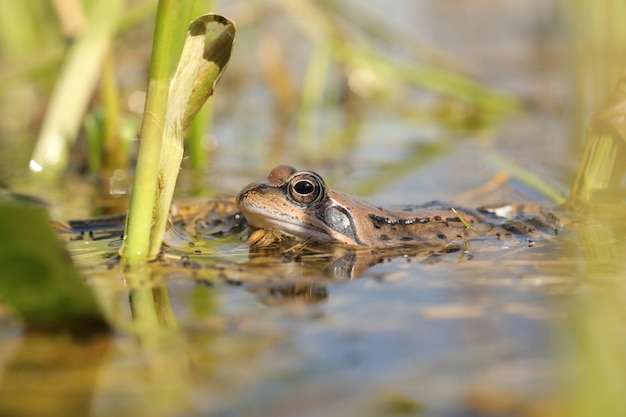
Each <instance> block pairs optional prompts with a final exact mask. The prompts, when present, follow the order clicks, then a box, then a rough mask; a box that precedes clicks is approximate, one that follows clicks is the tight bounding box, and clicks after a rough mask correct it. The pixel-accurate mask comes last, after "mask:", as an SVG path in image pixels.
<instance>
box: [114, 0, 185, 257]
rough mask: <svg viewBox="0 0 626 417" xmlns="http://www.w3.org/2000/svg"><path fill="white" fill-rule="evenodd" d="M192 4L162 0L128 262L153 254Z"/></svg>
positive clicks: (126, 242) (131, 217)
mask: <svg viewBox="0 0 626 417" xmlns="http://www.w3.org/2000/svg"><path fill="white" fill-rule="evenodd" d="M191 6H192V2H191V1H188V0H187V1H176V0H160V1H159V7H158V10H157V20H156V27H155V31H154V46H153V49H152V65H151V67H150V81H149V84H148V94H147V98H146V108H145V112H144V118H143V124H142V128H141V133H140V145H139V146H140V148H139V156H138V159H137V170H136V174H135V180H134V184H133V192H132V195H131V199H130V207H129V213H128V220H127V224H126V234H125V240H124V246H123V247H122V256H123V257H124V259H125V262H126V263H127V264H138V263H142V262H145V261H146V260H147V259H148V256H149V254H148V250H149V247H150V237H151V230H152V222H153V218H152V215H151V214H152V213H153V212H154V210H155V208H156V202H157V200H158V197H159V194H160V192H161V190H160V184H159V182H160V181H161V180H162V179H161V178H160V177H159V164H160V156H161V148H162V140H163V139H162V135H163V129H164V121H165V114H166V109H167V100H168V96H169V86H170V79H171V77H172V76H173V74H174V71H175V69H176V64H177V62H178V58H179V56H180V53H181V50H182V46H183V41H184V36H185V34H186V30H185V29H186V28H187V24H188V22H189V17H190V16H189V15H190V12H191ZM147 214H150V215H147Z"/></svg>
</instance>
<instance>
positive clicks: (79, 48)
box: [30, 0, 124, 180]
mask: <svg viewBox="0 0 626 417" xmlns="http://www.w3.org/2000/svg"><path fill="white" fill-rule="evenodd" d="M123 4H124V0H99V1H97V2H96V3H95V4H94V5H93V7H92V10H91V13H90V17H89V25H88V27H87V29H86V30H85V32H84V33H83V34H82V35H81V37H80V39H79V40H78V41H77V42H76V44H75V45H74V46H73V47H72V49H71V51H70V53H69V56H68V58H67V61H66V64H65V66H64V68H63V69H62V71H61V74H60V76H59V81H58V82H57V85H56V87H55V90H54V93H53V95H52V98H51V100H50V104H49V106H48V110H47V112H46V116H45V118H44V121H43V124H42V127H41V131H40V133H39V137H38V139H37V144H36V146H35V149H34V151H33V155H32V158H31V162H30V168H31V171H32V172H34V173H39V174H40V175H39V176H38V178H40V179H46V180H50V179H56V178H58V176H59V175H60V174H61V173H62V172H63V170H64V169H65V167H66V164H67V154H68V147H69V145H71V144H72V143H73V142H74V141H75V140H76V136H77V133H78V129H79V127H80V124H81V122H82V118H83V115H84V113H85V109H86V108H87V104H88V102H89V99H90V97H91V95H92V93H93V90H94V87H95V86H96V83H97V80H98V76H99V74H100V71H99V69H100V67H101V65H102V62H103V60H104V56H105V55H106V52H107V50H108V48H109V45H110V42H111V39H112V36H113V32H114V30H115V24H116V22H117V19H118V16H119V15H120V13H121V10H122V6H123Z"/></svg>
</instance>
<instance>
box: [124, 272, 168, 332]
mask: <svg viewBox="0 0 626 417" xmlns="http://www.w3.org/2000/svg"><path fill="white" fill-rule="evenodd" d="M126 281H127V283H128V284H129V285H130V287H131V288H132V290H131V291H130V294H129V298H130V309H131V311H132V314H133V327H134V328H136V329H137V330H138V331H139V332H141V333H143V332H157V331H160V330H172V329H176V328H178V323H177V321H176V317H175V315H174V310H173V309H172V305H171V303H170V296H169V291H168V289H167V287H165V286H155V287H152V286H146V285H145V283H149V282H151V281H152V277H151V276H150V273H149V271H148V270H146V269H140V270H136V271H132V272H129V273H128V274H127V276H126Z"/></svg>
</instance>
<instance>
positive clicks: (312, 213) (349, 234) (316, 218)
mask: <svg viewBox="0 0 626 417" xmlns="http://www.w3.org/2000/svg"><path fill="white" fill-rule="evenodd" d="M237 207H238V208H239V210H241V212H242V213H243V215H244V216H245V217H246V219H247V221H248V224H249V225H250V226H251V227H253V228H256V229H269V230H279V231H281V232H283V233H285V234H288V235H292V236H295V237H296V238H297V239H299V240H306V241H309V242H319V243H343V244H347V245H355V246H377V247H384V246H387V247H388V246H398V245H406V244H411V243H412V242H415V243H444V242H452V241H455V240H457V241H458V240H462V239H469V238H472V237H475V236H485V235H489V236H494V237H497V238H505V237H509V236H512V235H513V234H533V233H537V228H539V229H541V230H542V232H545V231H548V232H551V233H556V232H557V231H558V228H557V224H558V219H557V218H556V217H555V216H554V215H552V214H551V213H541V215H540V216H539V215H537V216H533V217H532V218H529V217H528V216H526V215H525V213H524V210H523V207H521V209H520V207H518V208H513V206H510V205H507V206H504V207H498V208H479V209H476V210H471V209H464V208H454V207H453V206H450V205H446V204H442V203H428V204H425V205H419V206H402V207H400V208H397V209H394V208H383V207H376V206H373V205H370V204H368V203H365V202H363V201H361V200H359V199H357V198H354V197H352V196H350V195H347V194H343V193H340V192H336V191H332V190H329V189H328V188H327V187H326V185H325V184H324V180H323V179H322V177H320V176H319V175H318V174H316V173H315V172H311V171H298V170H296V169H295V168H293V167H290V166H285V165H281V166H278V167H276V168H274V169H273V170H272V171H271V172H270V174H269V176H268V177H267V179H265V180H264V181H261V182H255V183H252V184H250V185H248V186H247V187H245V188H244V189H243V190H242V191H241V193H240V194H239V196H238V197H237Z"/></svg>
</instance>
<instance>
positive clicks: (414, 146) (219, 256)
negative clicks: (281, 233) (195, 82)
mask: <svg viewBox="0 0 626 417" xmlns="http://www.w3.org/2000/svg"><path fill="white" fill-rule="evenodd" d="M234 3H237V2H234ZM331 3H334V2H331ZM399 3H401V5H397V6H393V7H389V6H388V4H387V2H380V1H377V2H371V3H370V2H367V6H363V7H364V8H365V9H369V10H370V11H373V12H380V10H385V16H383V18H384V19H389V21H393V22H394V24H393V25H392V26H393V29H394V30H397V31H399V32H400V33H402V34H404V36H408V37H409V39H413V40H414V42H415V45H413V44H409V45H408V46H406V50H401V51H399V52H398V51H394V54H397V55H399V56H400V57H401V58H407V55H408V56H409V57H410V52H407V50H409V51H410V50H411V48H417V49H419V48H420V45H419V42H425V43H426V44H428V45H432V48H433V49H432V50H431V51H430V53H431V55H427V56H430V59H432V62H438V63H441V62H445V63H447V64H448V65H449V67H450V68H461V69H462V71H463V73H468V74H472V76H474V77H476V78H478V79H480V80H481V81H482V82H484V83H485V84H486V85H490V86H493V87H497V88H498V89H500V90H501V91H504V92H506V93H507V94H510V95H511V96H514V97H518V98H521V101H522V102H523V103H524V104H525V105H524V106H522V108H521V109H517V110H516V111H511V112H510V113H507V116H506V117H500V118H498V117H495V119H497V120H496V121H495V122H493V123H491V122H476V123H477V125H478V126H474V125H472V123H473V122H472V120H473V119H472V117H471V115H468V114H467V113H466V110H467V109H464V108H461V109H458V108H455V105H454V103H453V102H454V100H451V103H448V102H446V101H445V100H443V102H438V101H437V100H434V99H433V97H432V95H431V94H424V92H423V91H422V90H420V89H419V88H411V89H407V91H403V90H402V89H400V88H398V87H397V86H396V87H395V88H391V89H390V90H389V91H387V92H384V93H381V95H380V96H378V97H376V98H375V99H373V100H369V101H368V100H365V101H364V102H361V103H360V104H359V110H358V122H357V125H358V128H357V129H356V132H357V133H356V135H355V136H356V138H357V139H354V138H351V139H354V140H353V141H350V140H344V139H345V138H344V139H341V137H342V136H341V135H339V134H338V133H337V131H338V130H341V128H342V127H346V126H348V125H349V123H347V122H346V123H345V125H344V124H342V123H343V122H345V120H344V118H347V117H348V115H347V112H342V111H339V110H338V109H337V107H333V105H328V104H327V107H323V106H322V108H320V109H318V110H317V112H316V113H315V114H314V115H313V119H314V120H315V123H316V124H315V126H316V128H315V129H313V130H314V132H313V139H317V140H312V141H305V143H304V145H303V142H299V141H298V140H299V138H300V140H301V136H304V137H307V134H310V133H311V132H308V133H307V132H306V131H305V130H298V127H297V126H296V125H297V119H298V117H300V116H302V115H301V114H300V115H298V114H295V112H292V114H291V115H290V117H288V118H287V119H286V121H284V120H283V119H280V117H278V116H275V114H274V113H275V111H276V108H274V106H276V107H280V103H278V104H277V103H275V102H274V101H272V100H273V99H272V98H268V97H272V93H273V92H272V90H271V88H270V87H268V86H267V84H268V83H269V82H263V80H259V79H258V78H262V76H261V75H259V74H258V73H254V74H252V75H250V72H249V69H250V68H252V67H254V65H255V62H257V61H258V60H259V56H260V53H259V52H258V50H257V48H259V43H258V42H256V41H254V42H253V41H252V40H254V39H256V38H257V37H263V39H264V41H265V43H264V44H263V45H264V47H268V45H271V43H272V42H276V41H277V40H276V39H284V38H287V39H290V40H291V42H287V43H286V44H285V50H284V51H283V53H285V54H286V55H287V57H288V58H291V57H292V56H291V55H290V54H293V56H295V58H293V60H292V59H286V61H285V62H288V63H289V65H292V68H291V70H292V71H293V74H296V75H297V77H296V78H298V83H299V82H300V81H301V80H300V78H304V76H303V75H302V74H303V73H304V72H305V69H306V68H305V67H306V62H307V60H308V59H307V58H306V56H303V52H302V51H301V50H299V45H300V42H301V41H302V39H301V38H305V36H304V35H302V34H301V33H299V32H298V31H297V30H296V29H294V27H292V26H290V25H287V24H286V23H285V20H287V21H289V19H284V18H283V19H280V18H275V20H272V21H271V22H270V23H268V24H267V25H265V26H263V25H260V24H259V23H258V22H256V21H255V18H254V17H253V16H251V15H249V14H246V12H245V10H243V9H245V8H243V7H242V6H241V5H237V4H235V5H230V6H226V5H224V10H219V12H220V13H223V14H225V15H228V16H230V17H232V18H233V19H234V20H235V21H240V22H242V23H241V25H240V27H239V28H238V29H239V33H238V35H237V36H238V37H239V39H238V44H237V47H236V50H235V53H234V54H233V58H232V61H231V62H230V64H229V70H228V72H227V75H225V77H224V80H223V81H222V83H223V84H221V85H220V87H219V88H218V94H217V95H216V97H215V98H216V118H217V119H216V122H215V132H214V134H215V138H214V139H215V143H214V144H213V145H212V146H214V148H213V149H212V150H211V159H212V160H211V163H212V165H211V168H210V170H208V171H207V172H205V173H203V174H201V175H198V174H197V173H192V172H191V170H190V167H189V163H188V162H187V161H186V162H185V163H184V164H183V170H182V172H181V177H180V181H179V187H178V191H177V197H176V199H177V204H178V205H179V206H180V205H185V204H187V203H188V202H189V201H193V205H194V207H203V206H202V204H203V203H202V202H205V201H208V197H206V196H210V197H212V198H214V197H215V196H227V197H232V196H234V195H236V193H237V192H238V191H239V190H240V189H241V188H242V187H243V186H244V185H246V184H247V183H248V182H250V181H253V180H260V179H261V178H264V177H265V176H266V175H267V172H268V171H269V169H270V168H271V167H273V166H274V165H275V164H278V163H289V164H291V165H295V166H297V167H298V168H305V167H306V168H312V169H315V170H316V171H317V172H319V173H320V174H322V175H323V176H324V178H325V179H326V180H327V183H328V184H329V186H330V187H331V188H333V189H336V190H341V191H344V192H348V193H354V194H357V195H359V196H362V197H363V198H364V199H366V200H368V201H370V202H372V203H375V204H381V205H394V204H395V205H397V204H416V203H424V202H427V201H431V200H443V201H449V202H453V203H455V204H458V205H459V206H466V207H477V206H480V205H484V204H491V203H500V202H505V201H506V202H524V203H527V202H532V203H540V204H543V205H545V206H547V207H553V206H555V205H556V203H555V202H554V201H553V200H552V199H551V198H550V196H548V195H546V193H544V192H541V187H537V186H536V184H535V183H533V179H534V178H539V182H540V183H541V184H543V185H547V188H549V189H550V190H553V191H554V193H556V194H557V195H560V196H566V195H567V193H568V192H569V187H570V183H571V180H572V177H573V173H574V172H575V170H576V167H577V165H578V157H577V151H576V150H577V149H578V147H579V146H580V144H579V143H577V142H576V140H577V137H579V136H580V132H578V133H577V132H575V131H573V130H572V127H573V126H575V124H574V123H572V122H571V119H569V118H568V117H569V116H568V115H569V113H568V111H569V110H570V109H568V107H567V106H566V104H565V103H568V101H571V100H572V97H573V87H572V83H571V80H570V78H568V77H569V76H571V74H570V73H568V72H567V70H566V65H565V62H566V56H567V53H568V51H567V49H566V45H564V41H563V39H562V38H561V36H562V35H561V32H559V31H558V30H557V29H558V24H557V23H558V22H559V19H560V17H559V16H560V15H559V13H558V9H557V7H556V4H557V2H545V1H542V0H533V1H527V2H523V4H522V3H521V2H514V1H506V2H503V1H501V2H491V1H486V0H483V1H479V2H473V4H474V3H478V4H475V5H473V6H472V7H469V6H466V5H459V4H456V3H458V2H436V3H435V2H428V1H419V2H399ZM329 4H330V3H329ZM277 7H278V6H277ZM284 7H285V8H286V9H289V8H288V6H284ZM335 7H337V6H335ZM255 10H256V9H255ZM257 11H258V10H257ZM267 13H271V9H269V11H267ZM286 14H287V15H288V16H291V18H293V15H289V13H286ZM296 15H297V13H296ZM238 19H239V20H238ZM384 19H383V20H384ZM302 20H304V21H306V19H302ZM296 22H298V20H297V19H296ZM300 23H301V22H300ZM283 26H285V27H283ZM295 26H296V27H297V24H296V25H295ZM282 30H284V31H282ZM276 33H280V35H276ZM396 35H397V33H396ZM276 36H279V37H278V38H276ZM292 36H293V37H292ZM127 41H128V40H127ZM418 41H419V42H418ZM305 43H306V45H307V47H310V44H311V42H310V40H306V42H305ZM383 49H384V45H383ZM283 59H284V57H283ZM408 59H410V58H408ZM131 61H132V60H131ZM130 67H131V68H133V69H131V70H129V71H130V72H131V73H133V74H134V72H133V71H137V72H139V71H143V70H145V69H144V68H140V69H137V68H134V66H132V65H131V66H130ZM246 71H248V72H246ZM332 71H337V69H336V68H334V69H332V70H331V71H330V72H332ZM265 76H266V77H268V78H269V76H268V75H267V74H265ZM255 77H256V78H255ZM129 78H131V79H132V78H133V77H132V76H131V77H129ZM298 83H296V84H297V85H300V84H298ZM222 87H224V88H223V89H222ZM332 87H336V86H335V85H332V86H331V87H329V89H332ZM268 102H270V103H272V105H268ZM461 107H462V106H461ZM469 113H471V111H470V112H469ZM442 115H443V116H442ZM455 115H456V116H458V117H460V118H461V119H462V122H458V120H457V121H456V122H455V120H451V119H454V117H455ZM281 120H282V121H284V123H286V125H287V126H288V127H287V128H286V130H287V131H288V132H290V133H287V134H284V132H283V136H284V137H282V138H281V131H282V130H281V129H282V128H284V126H280V123H281ZM468 120H469V121H468ZM338 121H339V125H340V126H341V127H337V126H335V124H336V123H338ZM459 125H462V126H461V127H459ZM468 126H470V127H468ZM294 132H295V133H294ZM303 132H304V133H303ZM346 136H349V135H348V134H346ZM337 138H340V139H337ZM309 139H310V138H309ZM348 139H350V138H348ZM20 152H21V151H20ZM20 152H18V155H21V153H20ZM5 159H8V158H7V157H6V155H5V156H3V157H2V160H3V161H2V164H6V161H5ZM17 159H18V160H19V159H20V158H19V157H18V158H17ZM2 168H3V171H7V172H8V171H10V170H9V169H8V168H6V167H5V166H4V165H2ZM15 172H19V171H12V173H11V175H9V176H8V177H9V179H10V181H14V178H13V177H12V175H15ZM504 172H506V174H503V173H504ZM520 172H521V174H520ZM16 184H19V182H17V181H16ZM68 184H69V185H67V186H66V187H65V188H64V187H59V188H57V189H54V190H50V189H45V188H44V187H41V188H39V189H38V188H36V187H35V188H33V186H28V187H26V186H24V189H25V190H26V191H29V192H34V193H35V194H37V195H40V196H42V197H44V198H46V199H48V200H49V201H51V205H50V211H51V213H52V217H53V218H54V219H55V220H67V219H69V218H77V217H83V218H86V217H91V216H93V215H94V214H95V213H100V212H102V211H109V212H111V211H113V212H118V213H119V212H122V211H123V210H124V207H125V200H124V197H122V198H121V199H118V200H117V201H118V203H119V204H118V205H117V206H116V208H114V209H113V210H111V209H110V207H111V206H109V208H108V209H107V210H103V209H102V201H101V200H98V199H95V198H94V195H96V194H97V192H96V191H94V190H93V187H92V186H91V185H89V184H88V185H85V181H83V180H78V181H76V182H69V183H68ZM33 190H34V191H33ZM553 195H554V194H553ZM192 196H200V197H192ZM205 197H206V198H205ZM205 204H208V203H205ZM199 210H201V208H200V209H199ZM607 216H608V214H606V213H603V214H598V216H597V217H593V216H589V218H588V219H585V221H583V220H581V219H580V218H578V217H576V215H574V216H573V218H572V223H570V224H568V225H566V226H565V227H564V229H563V230H562V232H561V233H560V234H559V235H558V236H554V237H545V238H541V239H537V240H536V241H534V242H533V244H529V242H528V241H527V240H525V239H523V238H522V239H502V240H496V239H485V240H476V241H472V242H470V246H469V247H468V248H467V250H466V251H456V252H452V253H438V254H436V256H433V255H432V254H429V253H425V252H420V251H413V252H409V253H389V254H385V256H378V257H376V258H375V259H374V260H372V258H371V253H370V252H369V250H368V251H350V250H346V249H345V248H343V249H330V248H324V249H319V252H305V253H304V254H301V256H293V255H292V254H290V253H289V252H287V253H285V252H281V251H274V252H272V251H268V252H263V251H261V252H259V251H257V250H256V249H254V248H252V247H251V246H250V244H249V243H248V242H247V241H246V240H245V235H243V236H242V235H240V234H239V233H235V234H233V235H232V236H229V237H226V238H220V239H199V238H198V237H197V236H192V235H191V234H186V232H182V233H181V234H180V235H178V236H173V235H170V236H169V238H170V239H171V241H172V242H174V243H173V244H172V245H171V246H170V247H168V248H166V250H165V252H164V257H163V259H162V260H161V261H159V262H156V263H151V264H149V265H146V266H145V267H143V268H139V269H138V270H132V271H128V270H126V269H124V268H123V267H121V266H120V265H119V264H118V263H117V262H116V258H115V255H116V253H117V250H118V248H119V243H120V242H119V235H120V234H121V231H122V230H123V220H119V219H113V220H112V222H111V223H110V224H109V225H107V226H106V227H98V228H96V229H95V230H93V231H92V232H91V233H90V231H89V230H86V231H85V232H83V233H82V234H80V233H79V232H78V231H77V230H63V231H59V236H60V237H61V239H62V240H63V241H64V242H65V243H66V246H67V248H68V251H69V253H70V255H71V256H72V258H73V259H74V261H75V263H76V264H77V265H78V267H79V268H80V270H81V272H82V274H83V276H84V277H85V280H86V282H87V283H88V285H89V287H90V288H91V289H92V290H93V291H94V293H95V294H96V295H97V298H98V300H99V302H100V303H101V305H102V308H103V310H104V312H105V314H106V316H107V317H108V318H109V320H110V321H111V322H112V323H113V325H114V327H115V329H116V332H115V335H114V336H113V337H111V338H107V337H102V338H96V339H95V340H92V341H89V342H86V341H74V340H71V339H69V338H67V337H64V336H55V337H46V336H43V335H36V334H34V335H22V334H21V333H20V331H19V325H18V324H17V322H16V321H15V319H14V318H12V317H11V316H10V315H8V314H7V313H6V312H4V314H2V316H1V320H2V322H1V323H2V324H1V326H2V329H1V331H0V351H1V352H2V355H0V357H1V358H2V359H0V361H1V363H2V368H3V372H2V376H1V378H2V384H1V385H2V389H0V409H2V410H7V414H6V415H46V416H62V415H63V416H65V415H92V416H102V417H104V416H113V415H115V416H131V415H132V416H136V415H146V416H200V415H212V416H240V415H255V416H292V415H298V416H335V415H337V416H338V415H362V416H393V415H420V416H459V417H461V416H468V417H469V416H472V417H473V416H494V415H495V416H533V417H535V416H541V417H544V416H546V417H548V416H565V415H572V414H569V413H568V406H570V405H571V404H570V403H571V402H572V401H571V400H570V399H571V397H572V396H573V395H572V392H574V393H575V392H578V391H576V390H577V389H579V390H581V391H583V390H584V388H581V387H577V386H574V387H573V388H572V387H570V385H572V384H568V383H563V380H564V379H568V378H567V376H570V375H572V374H575V375H578V376H579V378H580V379H581V380H584V382H587V383H590V384H592V383H593V381H594V379H593V378H594V373H593V371H589V370H588V369H587V368H584V366H583V369H582V370H573V368H571V367H570V365H571V364H570V362H569V359H567V358H569V356H568V355H576V354H581V356H580V357H581V361H582V362H583V364H584V363H586V362H587V361H593V359H594V358H595V356H593V354H591V355H590V356H589V357H588V358H587V357H585V356H584V355H585V353H588V351H587V350H585V348H584V347H582V348H581V347H580V346H578V344H577V343H580V344H582V345H584V341H585V340H587V338H594V337H595V336H596V335H597V334H596V333H594V331H593V330H590V328H591V327H593V326H588V325H587V324H586V322H581V321H576V320H573V322H574V324H572V317H574V318H576V316H577V308H580V310H578V311H579V312H581V311H582V312H589V313H590V314H589V317H594V318H595V320H597V321H598V322H601V321H604V320H605V318H606V315H604V314H605V312H604V311H603V310H602V309H601V308H598V306H597V305H595V304H593V303H589V302H588V301H589V299H592V298H593V297H592V295H594V294H595V291H603V292H602V297H603V298H602V300H605V301H606V307H607V309H608V308H609V307H610V306H613V305H619V304H620V303H619V300H615V299H613V298H612V297H611V293H618V292H621V291H622V288H621V286H622V282H621V280H620V279H619V277H620V274H621V273H622V272H623V271H624V265H623V259H620V255H619V254H620V253H623V249H624V244H625V243H626V240H625V239H624V238H623V236H624V234H623V231H624V230H625V229H624V224H623V223H624V222H623V216H620V215H619V214H618V215H617V216H613V217H611V221H608V220H607V219H608V218H609V217H607ZM590 236H595V238H592V239H591V240H594V239H595V240H598V239H600V240H601V241H603V242H606V245H607V246H606V247H607V248H609V250H597V251H596V253H595V254H593V253H591V252H594V250H593V249H592V248H593V247H594V246H593V245H590V244H589V239H590ZM315 250H318V249H315ZM592 278H593V279H592ZM581 299H582V301H581ZM613 302H615V304H612V303H613ZM145 308H148V309H149V310H151V311H148V312H146V311H145V310H143V309H145ZM155 313H156V314H155ZM619 317H622V314H621V313H619V314H618V318H619ZM607 323H612V321H611V320H608V322H607ZM607 326H609V325H608V324H607ZM616 328H620V327H619V326H617V327H616ZM606 329H608V331H611V330H612V329H613V330H614V328H612V327H602V328H601V329H600V330H602V331H604V330H606ZM622 330H623V329H622ZM581 340H582V341H583V342H581ZM577 341H578V342H577ZM622 342H623V341H622ZM610 343H611V342H610V341H608V342H607V343H606V345H605V346H607V345H609V344H610ZM589 350H593V349H589ZM581 351H582V353H580V352H581ZM599 351H602V349H599ZM609 353H610V352H609ZM564 358H565V359H564ZM616 363H617V365H618V366H621V365H622V362H620V361H617V362H616ZM591 368H593V366H590V368H589V369H591ZM603 369H604V368H603ZM587 371H589V372H587ZM574 379H576V378H574ZM573 385H575V384H573ZM591 392H593V390H592V391H591ZM33 398H37V400H36V401H33V400H32V399H33ZM576 401H578V400H576ZM576 401H573V402H574V403H575V404H576ZM580 402H581V403H582V400H581V401H580ZM0 414H2V413H0ZM605 415H609V414H605Z"/></svg>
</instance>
